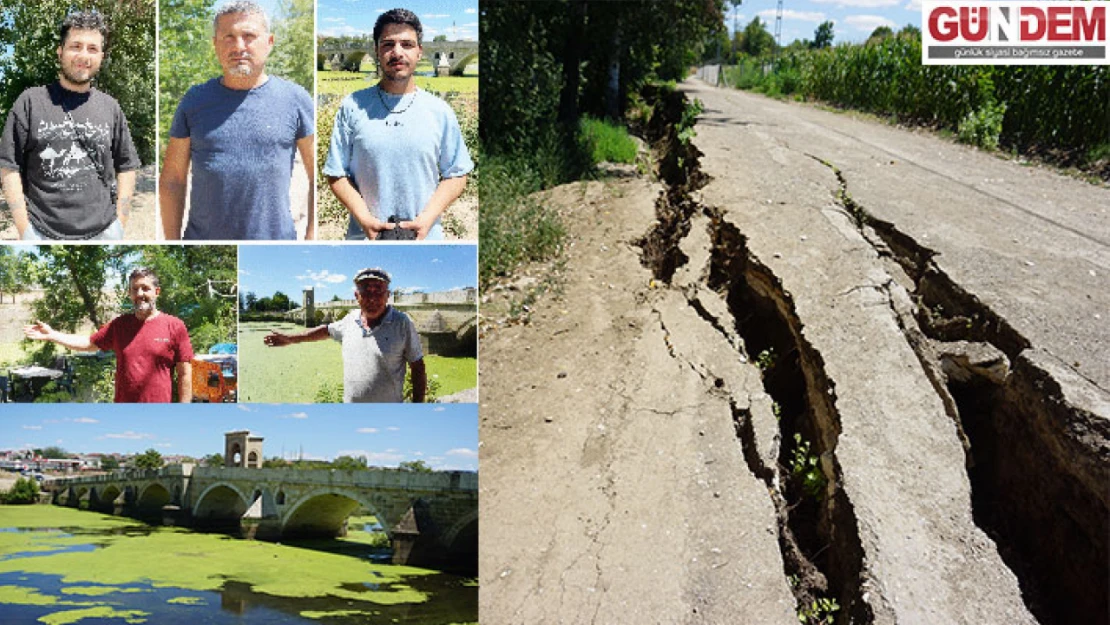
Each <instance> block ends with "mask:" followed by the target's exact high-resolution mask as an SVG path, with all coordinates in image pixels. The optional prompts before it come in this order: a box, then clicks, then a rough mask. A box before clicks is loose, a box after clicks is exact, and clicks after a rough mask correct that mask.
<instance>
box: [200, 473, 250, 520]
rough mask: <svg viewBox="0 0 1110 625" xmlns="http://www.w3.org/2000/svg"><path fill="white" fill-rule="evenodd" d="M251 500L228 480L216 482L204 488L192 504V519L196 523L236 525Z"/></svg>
mask: <svg viewBox="0 0 1110 625" xmlns="http://www.w3.org/2000/svg"><path fill="white" fill-rule="evenodd" d="M250 504H251V501H250V500H249V499H248V498H247V496H246V495H244V494H243V491H241V490H239V487H238V486H236V485H234V484H231V483H229V482H216V483H215V484H212V485H210V486H209V487H208V488H206V489H204V491H202V492H201V494H200V495H199V496H198V497H197V501H196V504H194V505H193V519H194V521H196V522H197V524H198V525H202V526H204V525H209V526H213V525H232V524H234V525H235V526H236V527H237V526H238V523H239V519H240V517H242V516H243V514H244V513H246V511H247V508H249V507H250Z"/></svg>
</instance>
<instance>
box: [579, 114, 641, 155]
mask: <svg viewBox="0 0 1110 625" xmlns="http://www.w3.org/2000/svg"><path fill="white" fill-rule="evenodd" d="M578 133H579V138H580V140H581V141H583V142H585V144H586V150H587V151H588V152H589V154H590V160H591V161H592V162H593V163H594V164H595V165H596V164H597V163H606V162H608V163H629V164H632V163H635V162H636V142H635V141H633V140H632V138H631V137H629V136H628V129H627V128H625V127H624V126H616V125H613V124H610V123H609V122H607V121H605V120H601V119H590V118H588V117H587V118H584V119H583V120H582V121H581V123H580V124H579V126H578Z"/></svg>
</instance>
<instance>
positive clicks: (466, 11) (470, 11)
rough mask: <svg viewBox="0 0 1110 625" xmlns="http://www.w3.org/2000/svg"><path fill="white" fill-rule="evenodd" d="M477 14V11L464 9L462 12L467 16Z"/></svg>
mask: <svg viewBox="0 0 1110 625" xmlns="http://www.w3.org/2000/svg"><path fill="white" fill-rule="evenodd" d="M477 12H478V9H465V10H463V13H466V14H467V15H474V14H475V13H477Z"/></svg>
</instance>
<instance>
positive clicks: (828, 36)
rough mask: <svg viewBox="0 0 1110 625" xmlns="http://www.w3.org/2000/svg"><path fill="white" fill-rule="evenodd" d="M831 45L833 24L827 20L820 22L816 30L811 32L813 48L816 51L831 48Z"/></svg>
mask: <svg viewBox="0 0 1110 625" xmlns="http://www.w3.org/2000/svg"><path fill="white" fill-rule="evenodd" d="M832 43H833V23H832V22H831V21H829V20H825V21H824V22H821V23H820V24H819V25H818V26H817V30H815V31H813V47H814V48H817V49H818V50H822V49H824V48H828V47H831V46H832Z"/></svg>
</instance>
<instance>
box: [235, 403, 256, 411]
mask: <svg viewBox="0 0 1110 625" xmlns="http://www.w3.org/2000/svg"><path fill="white" fill-rule="evenodd" d="M235 407H236V408H238V409H239V410H242V411H243V412H258V408H253V407H251V406H248V405H247V404H235Z"/></svg>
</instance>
